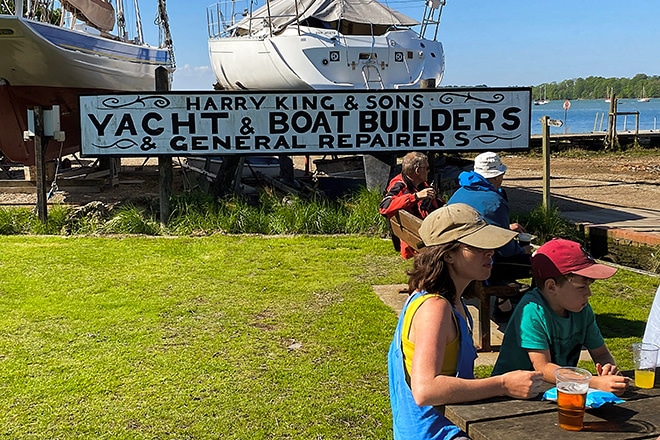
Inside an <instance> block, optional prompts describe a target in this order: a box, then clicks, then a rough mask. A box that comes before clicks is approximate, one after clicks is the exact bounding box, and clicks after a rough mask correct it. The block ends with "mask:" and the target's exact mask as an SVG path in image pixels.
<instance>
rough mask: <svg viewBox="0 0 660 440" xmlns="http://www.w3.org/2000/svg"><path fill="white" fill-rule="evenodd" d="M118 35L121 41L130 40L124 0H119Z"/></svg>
mask: <svg viewBox="0 0 660 440" xmlns="http://www.w3.org/2000/svg"><path fill="white" fill-rule="evenodd" d="M117 35H118V36H119V39H120V40H121V41H126V40H128V34H127V33H126V17H125V16H124V0H117Z"/></svg>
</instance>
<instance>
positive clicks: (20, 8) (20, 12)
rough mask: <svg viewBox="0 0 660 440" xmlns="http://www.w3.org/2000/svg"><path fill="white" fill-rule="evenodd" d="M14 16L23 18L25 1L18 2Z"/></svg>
mask: <svg viewBox="0 0 660 440" xmlns="http://www.w3.org/2000/svg"><path fill="white" fill-rule="evenodd" d="M14 15H15V16H17V17H22V16H23V0H16V3H15V5H14Z"/></svg>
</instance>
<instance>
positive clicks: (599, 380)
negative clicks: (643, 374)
mask: <svg viewBox="0 0 660 440" xmlns="http://www.w3.org/2000/svg"><path fill="white" fill-rule="evenodd" d="M629 382H630V378H628V377H625V376H620V375H617V374H607V375H604V376H594V377H592V378H591V380H590V381H589V386H590V387H591V388H596V389H597V390H601V391H609V392H610V393H614V394H616V395H617V396H621V395H622V394H623V393H625V392H626V389H628V383H629Z"/></svg>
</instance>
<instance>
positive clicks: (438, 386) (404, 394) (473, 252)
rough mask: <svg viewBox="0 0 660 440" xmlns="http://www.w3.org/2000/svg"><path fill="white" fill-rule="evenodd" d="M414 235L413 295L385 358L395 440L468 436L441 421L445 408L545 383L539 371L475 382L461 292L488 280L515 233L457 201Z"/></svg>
mask: <svg viewBox="0 0 660 440" xmlns="http://www.w3.org/2000/svg"><path fill="white" fill-rule="evenodd" d="M419 235H420V237H421V238H422V240H423V241H424V243H425V244H426V247H425V248H423V249H422V250H421V251H420V252H419V253H418V254H417V255H415V260H414V264H413V268H412V270H410V271H409V272H408V277H409V279H408V289H409V290H410V292H413V293H412V294H411V295H410V296H409V297H408V300H407V301H406V303H405V305H404V306H403V310H402V311H401V314H400V316H399V322H398V324H397V327H396V330H395V333H394V337H393V338H392V343H391V344H390V350H389V354H388V374H389V390H390V402H391V407H392V421H393V423H392V424H393V429H394V438H395V439H397V440H406V439H410V440H413V439H415V440H417V439H436V440H449V439H452V440H457V439H467V438H468V437H467V434H466V433H465V432H462V431H461V429H460V428H459V427H458V426H456V425H454V424H452V423H451V422H450V421H449V420H448V419H447V418H446V417H445V416H444V413H443V405H446V404H450V403H459V402H469V401H474V400H480V399H487V398H490V397H495V396H509V397H513V398H515V399H530V398H532V397H535V396H536V395H538V394H539V392H540V390H541V387H542V385H543V379H542V377H541V373H540V372H532V371H512V372H507V373H506V374H504V375H502V376H499V377H487V378H483V379H475V378H474V370H473V369H474V360H475V359H476V357H477V352H476V350H475V348H474V345H473V340H472V336H471V328H472V319H471V317H470V313H469V312H468V310H467V307H466V305H465V302H464V301H463V295H464V294H465V293H466V292H467V291H468V290H469V286H470V285H471V283H472V282H473V280H485V279H486V278H488V276H489V275H490V268H491V266H492V265H491V259H492V257H493V253H494V250H493V249H495V248H497V247H499V246H502V245H504V244H505V243H506V242H507V241H509V240H511V239H512V238H513V237H514V236H515V235H516V234H515V233H514V232H512V231H510V230H508V229H503V228H499V227H497V226H493V225H489V224H487V223H486V222H485V221H484V219H483V217H481V216H480V215H479V213H478V212H476V211H475V210H474V209H473V208H471V207H470V206H468V205H465V204H462V203H456V204H454V205H447V206H443V207H441V208H439V209H437V210H435V211H433V212H432V213H431V214H429V216H428V217H426V218H425V219H424V221H423V222H422V226H421V227H420V229H419Z"/></svg>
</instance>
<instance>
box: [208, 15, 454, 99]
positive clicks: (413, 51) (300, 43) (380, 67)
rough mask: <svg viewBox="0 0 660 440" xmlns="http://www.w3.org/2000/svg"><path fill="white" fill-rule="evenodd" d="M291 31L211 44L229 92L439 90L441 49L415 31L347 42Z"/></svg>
mask: <svg viewBox="0 0 660 440" xmlns="http://www.w3.org/2000/svg"><path fill="white" fill-rule="evenodd" d="M300 29H301V31H302V32H301V34H300V35H299V34H298V28H297V27H296V26H290V27H289V28H287V29H286V30H285V31H284V32H283V33H282V34H280V35H277V36H273V37H263V38H258V37H218V38H213V39H210V40H209V52H210V59H211V65H212V67H213V71H214V72H215V75H216V78H217V80H218V83H219V84H220V85H221V86H222V87H223V88H225V89H230V90H236V89H239V90H240V89H259V90H278V89H398V88H412V87H419V85H420V82H421V81H422V80H426V79H433V80H435V83H436V84H439V83H440V81H441V80H442V76H443V73H444V51H443V48H442V43H440V42H437V41H431V40H425V39H420V38H419V37H418V36H417V34H416V33H415V32H414V31H412V30H410V29H404V30H393V31H390V32H387V33H386V34H384V35H381V36H370V35H369V36H366V35H359V36H358V35H350V36H344V35H341V34H339V33H338V32H337V31H334V30H322V29H317V28H308V27H302V26H301V27H300Z"/></svg>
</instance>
